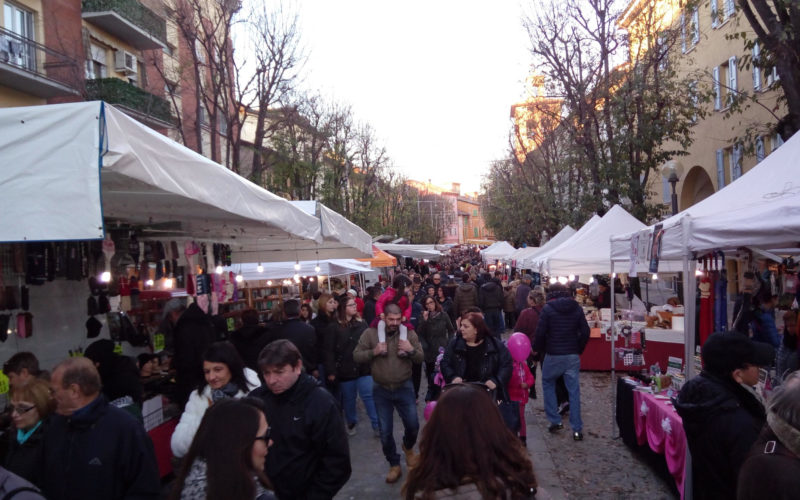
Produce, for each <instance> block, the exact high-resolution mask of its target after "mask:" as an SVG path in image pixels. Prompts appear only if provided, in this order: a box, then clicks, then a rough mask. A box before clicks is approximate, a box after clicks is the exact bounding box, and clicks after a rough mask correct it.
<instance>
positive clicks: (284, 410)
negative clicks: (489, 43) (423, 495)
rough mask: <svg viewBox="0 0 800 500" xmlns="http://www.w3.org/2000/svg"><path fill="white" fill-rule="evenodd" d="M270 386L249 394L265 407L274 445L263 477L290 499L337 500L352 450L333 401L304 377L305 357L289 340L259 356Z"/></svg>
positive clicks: (347, 473)
mask: <svg viewBox="0 0 800 500" xmlns="http://www.w3.org/2000/svg"><path fill="white" fill-rule="evenodd" d="M258 366H259V368H260V369H261V373H262V374H263V375H264V382H265V384H266V386H262V387H260V388H258V389H256V390H254V391H253V392H251V393H250V395H251V396H254V397H258V398H261V399H262V400H263V401H264V403H265V404H266V410H267V411H266V417H267V422H269V425H270V427H271V428H272V435H273V436H274V437H273V440H274V444H273V445H272V447H271V448H270V449H269V454H268V455H267V459H266V463H265V466H264V472H266V474H267V476H268V477H269V479H270V481H272V484H273V485H274V486H275V493H276V494H277V496H278V498H279V499H281V500H285V499H289V498H291V499H324V498H333V497H334V496H335V495H336V493H337V492H338V491H339V490H340V489H341V488H342V486H344V484H345V483H346V482H347V480H348V479H349V478H350V473H351V467H350V448H349V445H348V443H347V434H346V432H345V428H344V422H343V421H342V416H341V414H340V412H339V409H338V407H337V405H336V401H335V400H334V399H333V396H331V394H330V393H329V392H328V391H326V390H325V389H323V388H322V387H321V386H320V385H319V383H318V382H317V380H316V379H315V378H314V377H311V376H310V375H307V374H305V373H303V360H302V357H301V355H300V351H299V350H298V349H297V347H295V345H294V344H292V343H291V342H289V341H288V340H276V341H274V342H271V343H270V344H268V345H267V346H266V347H265V348H264V350H263V351H261V354H259V356H258Z"/></svg>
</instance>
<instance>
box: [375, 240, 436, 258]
mask: <svg viewBox="0 0 800 500" xmlns="http://www.w3.org/2000/svg"><path fill="white" fill-rule="evenodd" d="M375 246H377V247H378V248H380V249H381V250H383V251H384V252H391V253H393V254H396V255H399V256H401V257H411V258H412V259H428V260H438V259H439V258H441V256H442V252H440V251H439V250H436V248H435V245H410V244H406V243H375Z"/></svg>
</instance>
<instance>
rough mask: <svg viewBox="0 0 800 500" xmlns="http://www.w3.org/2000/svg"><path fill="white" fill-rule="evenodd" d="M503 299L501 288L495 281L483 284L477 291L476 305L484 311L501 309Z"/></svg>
mask: <svg viewBox="0 0 800 500" xmlns="http://www.w3.org/2000/svg"><path fill="white" fill-rule="evenodd" d="M504 299H505V295H503V287H502V286H500V283H498V282H497V281H496V280H491V281H488V282H487V283H484V284H483V285H482V286H481V288H480V290H479V291H478V305H479V306H480V308H481V309H482V310H484V311H493V310H500V309H502V308H503V302H504Z"/></svg>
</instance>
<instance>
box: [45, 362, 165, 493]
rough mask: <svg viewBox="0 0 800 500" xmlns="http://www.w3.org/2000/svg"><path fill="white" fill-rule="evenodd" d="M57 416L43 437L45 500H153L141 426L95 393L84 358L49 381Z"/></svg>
mask: <svg viewBox="0 0 800 500" xmlns="http://www.w3.org/2000/svg"><path fill="white" fill-rule="evenodd" d="M50 391H51V393H52V394H53V400H54V401H55V403H56V415H54V416H53V418H52V419H51V421H50V426H49V427H48V429H47V431H46V432H45V435H44V454H43V455H44V459H43V461H44V463H43V465H42V467H43V471H44V477H45V478H46V480H45V482H44V484H42V485H41V487H42V492H43V493H44V495H45V496H46V497H47V498H48V499H50V500H60V499H65V500H66V499H70V500H71V499H75V500H78V499H85V498H104V499H122V498H153V499H155V498H158V497H159V493H160V489H161V484H160V481H159V476H158V464H157V463H156V457H155V453H154V452H153V443H152V442H151V441H150V438H149V437H148V436H147V434H146V433H145V430H144V428H143V427H142V425H141V424H140V423H139V422H137V421H136V420H135V419H134V418H133V417H132V416H131V415H129V414H128V413H127V412H125V411H124V410H120V409H119V408H116V407H114V406H112V405H110V404H108V402H107V401H106V400H105V398H104V397H103V396H102V395H101V394H100V374H99V373H97V368H95V366H94V364H93V363H92V362H91V361H90V360H89V359H87V358H82V357H78V358H69V359H67V360H66V361H63V362H61V363H59V364H58V365H56V367H55V368H54V369H53V374H52V376H51V379H50Z"/></svg>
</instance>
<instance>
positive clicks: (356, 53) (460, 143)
mask: <svg viewBox="0 0 800 500" xmlns="http://www.w3.org/2000/svg"><path fill="white" fill-rule="evenodd" d="M296 6H297V10H298V12H299V15H300V23H301V30H302V43H303V45H304V46H305V47H306V48H307V50H308V52H309V60H308V62H307V64H306V72H305V73H306V75H305V85H306V86H307V87H308V88H313V89H318V90H320V91H321V92H322V93H323V94H324V95H326V96H329V97H332V98H335V99H336V100H338V101H341V102H344V103H348V104H350V105H352V106H353V110H354V114H355V116H356V118H357V119H358V120H361V121H364V122H368V123H370V124H371V125H372V126H373V128H374V129H375V131H376V132H377V134H378V137H379V138H380V139H382V140H383V142H384V144H385V145H386V148H387V150H388V153H389V155H390V157H391V158H392V159H393V161H394V164H395V165H396V166H397V168H398V169H399V170H401V171H402V172H403V173H405V175H407V176H408V177H410V178H413V179H417V180H421V181H426V180H427V179H431V180H432V181H433V183H434V184H438V185H442V186H449V184H450V183H451V182H461V185H462V192H467V191H475V190H478V189H479V187H480V182H481V176H482V175H484V174H485V173H486V171H487V170H488V168H489V163H490V162H491V161H492V160H494V159H498V158H502V157H503V156H504V155H505V153H506V150H507V143H508V131H509V127H510V120H509V113H510V107H511V105H512V104H513V103H515V102H518V101H519V99H520V96H522V95H523V92H524V79H525V77H526V76H527V74H528V73H529V71H530V58H529V56H528V49H527V47H528V42H527V37H526V35H525V33H524V30H523V28H522V24H521V7H520V4H519V2H518V0H497V1H493V2H487V1H477V0H475V1H473V0H427V1H417V0H410V1H404V2H399V1H389V0H385V1H384V0H297V2H296Z"/></svg>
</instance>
